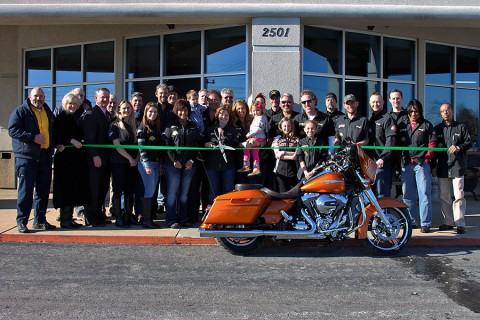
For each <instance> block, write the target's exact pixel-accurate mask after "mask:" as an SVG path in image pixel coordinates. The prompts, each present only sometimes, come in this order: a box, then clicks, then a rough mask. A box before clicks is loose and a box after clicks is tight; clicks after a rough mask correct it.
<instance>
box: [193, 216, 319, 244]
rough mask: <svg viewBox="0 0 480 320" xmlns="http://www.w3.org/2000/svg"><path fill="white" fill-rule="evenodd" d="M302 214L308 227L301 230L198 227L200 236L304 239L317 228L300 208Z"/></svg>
mask: <svg viewBox="0 0 480 320" xmlns="http://www.w3.org/2000/svg"><path fill="white" fill-rule="evenodd" d="M300 211H301V213H302V216H303V217H304V218H305V220H307V222H308V224H309V225H310V228H309V229H307V230H301V231H298V230H297V231H278V230H212V229H205V228H200V229H199V231H200V237H211V238H228V237H235V238H253V237H263V236H267V237H276V238H277V239H304V238H306V237H308V236H310V235H313V234H314V233H315V230H316V229H317V227H316V224H315V221H313V219H312V218H310V216H309V215H308V214H307V212H306V211H305V209H301V210H300Z"/></svg>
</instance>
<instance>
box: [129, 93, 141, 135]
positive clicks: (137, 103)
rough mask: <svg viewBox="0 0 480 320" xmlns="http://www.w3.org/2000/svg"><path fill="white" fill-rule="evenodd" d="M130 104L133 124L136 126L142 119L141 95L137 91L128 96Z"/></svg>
mask: <svg viewBox="0 0 480 320" xmlns="http://www.w3.org/2000/svg"><path fill="white" fill-rule="evenodd" d="M130 103H131V104H132V106H133V111H134V112H135V122H136V123H137V126H138V125H139V124H140V122H142V119H143V93H141V92H138V91H135V92H134V93H132V95H131V96H130Z"/></svg>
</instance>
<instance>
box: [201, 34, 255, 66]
mask: <svg viewBox="0 0 480 320" xmlns="http://www.w3.org/2000/svg"><path fill="white" fill-rule="evenodd" d="M246 50H247V42H246V35H245V28H244V27H235V28H225V29H214V30H207V31H205V72H206V73H227V72H242V73H243V72H245V69H246V66H247V57H246V54H245V52H246Z"/></svg>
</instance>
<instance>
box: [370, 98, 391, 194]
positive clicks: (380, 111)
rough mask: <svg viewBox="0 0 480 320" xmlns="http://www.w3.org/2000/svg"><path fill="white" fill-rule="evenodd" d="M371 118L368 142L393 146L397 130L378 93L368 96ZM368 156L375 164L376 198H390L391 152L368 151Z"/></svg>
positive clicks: (381, 145)
mask: <svg viewBox="0 0 480 320" xmlns="http://www.w3.org/2000/svg"><path fill="white" fill-rule="evenodd" d="M369 103H370V107H371V108H372V116H371V117H370V119H369V120H368V126H369V130H368V131H369V135H370V136H369V141H370V145H372V146H379V147H391V146H394V145H395V137H396V134H397V128H396V126H395V123H394V121H393V119H392V117H390V115H388V114H387V111H386V110H385V109H384V108H383V105H384V103H385V102H384V100H383V98H382V96H381V94H380V93H379V92H374V93H373V94H372V95H371V96H370V100H369ZM369 151H370V152H369V155H370V156H371V157H372V158H373V160H375V162H376V163H377V175H376V180H375V185H374V187H373V188H372V189H373V191H374V192H375V194H376V195H377V197H378V198H383V197H390V189H391V188H392V164H393V161H392V151H391V150H388V149H376V150H369Z"/></svg>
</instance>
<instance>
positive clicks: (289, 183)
mask: <svg viewBox="0 0 480 320" xmlns="http://www.w3.org/2000/svg"><path fill="white" fill-rule="evenodd" d="M278 128H279V129H280V131H281V132H282V135H280V136H277V137H275V138H274V140H273V142H272V149H273V151H274V153H275V158H276V159H277V162H276V163H275V168H274V169H273V172H275V177H276V179H277V183H278V191H279V192H287V191H288V190H290V189H292V188H293V187H294V186H295V185H296V184H297V183H298V179H297V172H298V169H297V153H296V151H295V150H293V149H291V148H288V147H296V146H297V145H298V138H297V135H296V134H295V131H294V124H293V120H292V119H290V118H283V119H282V120H281V121H280V123H279V124H278ZM282 147H287V148H283V150H282Z"/></svg>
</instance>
